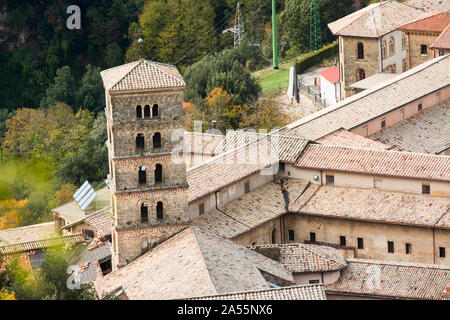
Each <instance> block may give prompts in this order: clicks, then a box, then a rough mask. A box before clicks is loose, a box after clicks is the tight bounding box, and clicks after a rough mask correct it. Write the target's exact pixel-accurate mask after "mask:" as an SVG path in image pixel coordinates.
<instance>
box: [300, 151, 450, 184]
mask: <svg viewBox="0 0 450 320" xmlns="http://www.w3.org/2000/svg"><path fill="white" fill-rule="evenodd" d="M296 166H298V167H304V168H314V169H322V170H335V171H348V172H356V173H365V174H370V175H381V176H394V177H406V178H416V179H428V180H441V181H450V157H448V156H437V155H429V154H419V153H410V152H399V151H384V150H371V149H359V148H345V147H337V146H324V145H312V144H310V145H308V147H306V149H305V150H304V151H303V154H302V155H301V156H300V158H299V159H298V161H297V163H296Z"/></svg>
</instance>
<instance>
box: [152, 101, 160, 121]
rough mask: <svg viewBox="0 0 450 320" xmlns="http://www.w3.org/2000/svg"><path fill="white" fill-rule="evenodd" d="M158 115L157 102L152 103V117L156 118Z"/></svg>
mask: <svg viewBox="0 0 450 320" xmlns="http://www.w3.org/2000/svg"><path fill="white" fill-rule="evenodd" d="M158 116H159V108H158V105H157V104H154V105H153V107H152V118H156V117H158Z"/></svg>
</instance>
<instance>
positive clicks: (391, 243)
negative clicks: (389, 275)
mask: <svg viewBox="0 0 450 320" xmlns="http://www.w3.org/2000/svg"><path fill="white" fill-rule="evenodd" d="M388 252H389V253H394V242H393V241H388Z"/></svg>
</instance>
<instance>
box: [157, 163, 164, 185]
mask: <svg viewBox="0 0 450 320" xmlns="http://www.w3.org/2000/svg"><path fill="white" fill-rule="evenodd" d="M162 176H163V174H162V165H160V164H159V163H158V164H157V165H156V167H155V182H162V180H163V179H162Z"/></svg>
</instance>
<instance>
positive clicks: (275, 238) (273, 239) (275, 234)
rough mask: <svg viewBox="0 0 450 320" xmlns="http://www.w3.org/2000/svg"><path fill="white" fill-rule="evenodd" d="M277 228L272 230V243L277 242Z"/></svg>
mask: <svg viewBox="0 0 450 320" xmlns="http://www.w3.org/2000/svg"><path fill="white" fill-rule="evenodd" d="M276 236H277V229H273V230H272V244H275V243H276V242H277V237H276Z"/></svg>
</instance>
